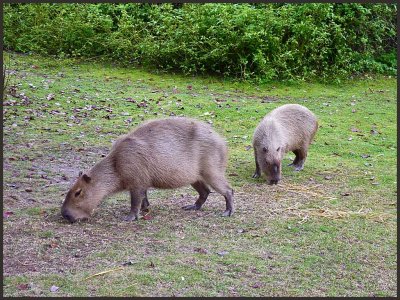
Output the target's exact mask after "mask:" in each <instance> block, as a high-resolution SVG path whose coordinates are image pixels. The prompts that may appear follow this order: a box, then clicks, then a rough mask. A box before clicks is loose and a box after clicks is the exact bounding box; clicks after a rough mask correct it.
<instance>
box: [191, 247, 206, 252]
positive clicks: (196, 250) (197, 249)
mask: <svg viewBox="0 0 400 300" xmlns="http://www.w3.org/2000/svg"><path fill="white" fill-rule="evenodd" d="M194 251H195V252H198V253H201V254H208V253H209V251H208V250H207V249H204V248H200V247H196V248H194Z"/></svg>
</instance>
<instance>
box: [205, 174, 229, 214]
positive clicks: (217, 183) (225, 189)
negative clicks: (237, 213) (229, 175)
mask: <svg viewBox="0 0 400 300" xmlns="http://www.w3.org/2000/svg"><path fill="white" fill-rule="evenodd" d="M207 183H208V184H209V185H210V186H211V187H212V188H213V189H215V190H216V191H217V192H218V193H220V194H221V195H222V196H224V197H225V201H226V210H225V211H224V213H223V214H222V216H224V217H229V216H231V215H232V214H233V212H234V207H233V189H232V188H231V187H230V185H229V184H228V182H227V181H226V179H225V177H223V176H220V177H212V178H209V179H208V182H207Z"/></svg>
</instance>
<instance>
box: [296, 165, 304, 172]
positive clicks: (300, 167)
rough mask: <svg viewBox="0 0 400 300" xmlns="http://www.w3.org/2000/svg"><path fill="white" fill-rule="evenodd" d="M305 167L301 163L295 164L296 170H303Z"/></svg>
mask: <svg viewBox="0 0 400 300" xmlns="http://www.w3.org/2000/svg"><path fill="white" fill-rule="evenodd" d="M303 168H304V166H303V165H301V166H295V168H294V170H295V171H301V170H303Z"/></svg>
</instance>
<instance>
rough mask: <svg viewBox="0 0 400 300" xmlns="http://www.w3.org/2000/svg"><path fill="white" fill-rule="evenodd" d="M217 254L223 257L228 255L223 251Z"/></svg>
mask: <svg viewBox="0 0 400 300" xmlns="http://www.w3.org/2000/svg"><path fill="white" fill-rule="evenodd" d="M217 254H218V255H219V256H225V255H227V254H229V252H228V251H225V250H224V251H220V252H217Z"/></svg>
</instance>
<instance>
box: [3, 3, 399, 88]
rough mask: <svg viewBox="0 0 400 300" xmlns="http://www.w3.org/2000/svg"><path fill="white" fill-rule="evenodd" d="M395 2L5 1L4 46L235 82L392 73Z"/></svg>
mask: <svg viewBox="0 0 400 300" xmlns="http://www.w3.org/2000/svg"><path fill="white" fill-rule="evenodd" d="M396 15H397V6H396V5H394V4H357V3H348V4H333V3H310V4H216V3H208V4H183V5H176V4H175V5H174V4H152V5H150V4H137V3H129V4H111V3H107V4H48V3H42V4H6V5H4V47H5V49H7V50H13V51H18V52H34V53H39V54H45V55H55V56H58V57H65V56H72V57H85V58H89V57H90V58H92V57H96V58H99V59H100V58H101V59H111V60H114V61H117V62H120V63H124V64H130V65H132V64H138V65H142V66H145V67H152V68H157V69H164V70H179V71H182V72H184V73H186V74H196V73H197V74H198V73H208V74H210V73H211V74H212V73H214V74H215V73H219V74H223V75H225V76H229V77H238V78H243V79H250V78H256V79H258V80H261V81H266V80H271V79H307V78H310V79H312V78H332V77H343V76H349V75H351V74H358V73H363V72H378V73H386V74H396V73H397V55H396V48H397V40H396Z"/></svg>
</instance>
